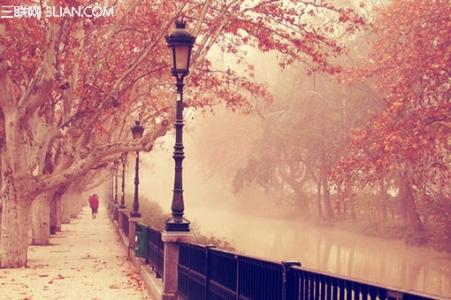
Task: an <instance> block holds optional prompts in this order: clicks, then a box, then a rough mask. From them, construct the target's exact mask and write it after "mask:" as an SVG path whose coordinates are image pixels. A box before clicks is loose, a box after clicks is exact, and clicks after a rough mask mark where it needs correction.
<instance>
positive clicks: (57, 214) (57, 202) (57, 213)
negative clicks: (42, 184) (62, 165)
mask: <svg viewBox="0 0 451 300" xmlns="http://www.w3.org/2000/svg"><path fill="white" fill-rule="evenodd" d="M66 189H67V186H66V185H62V186H59V187H58V188H57V189H56V191H55V193H54V194H53V197H52V201H51V206H50V224H51V225H50V226H51V227H50V228H51V231H53V232H57V231H61V217H62V216H61V215H62V211H61V210H62V208H61V198H62V197H63V195H64V193H65V192H66Z"/></svg>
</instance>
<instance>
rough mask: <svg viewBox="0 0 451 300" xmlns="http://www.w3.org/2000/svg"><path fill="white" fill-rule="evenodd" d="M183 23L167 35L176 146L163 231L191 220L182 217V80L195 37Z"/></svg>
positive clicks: (182, 228)
mask: <svg viewBox="0 0 451 300" xmlns="http://www.w3.org/2000/svg"><path fill="white" fill-rule="evenodd" d="M185 27H186V23H185V22H183V21H177V22H176V23H175V31H174V32H172V33H171V34H170V35H169V36H167V37H166V42H167V44H168V47H169V48H170V49H171V55H172V70H171V72H172V75H173V76H174V77H175V79H176V87H177V104H176V116H175V123H174V125H175V146H174V155H173V158H174V161H175V175H174V190H173V196H172V205H171V210H172V218H170V219H169V220H167V221H166V231H189V224H190V222H189V221H188V220H187V219H185V218H184V217H183V212H184V209H185V206H184V203H183V181H182V171H183V168H182V161H183V159H184V158H185V156H184V152H183V86H184V84H183V79H184V78H185V76H187V75H188V73H189V64H190V57H191V49H192V47H193V44H194V41H195V40H196V38H195V37H194V36H192V35H191V34H190V33H189V32H188V31H187V30H186V29H185Z"/></svg>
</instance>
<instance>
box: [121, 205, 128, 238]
mask: <svg viewBox="0 0 451 300" xmlns="http://www.w3.org/2000/svg"><path fill="white" fill-rule="evenodd" d="M119 218H122V232H123V233H124V234H125V236H126V237H128V225H129V224H128V222H129V220H128V214H127V212H126V211H122V212H121V215H120V216H119Z"/></svg>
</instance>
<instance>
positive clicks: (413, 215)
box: [400, 176, 424, 232]
mask: <svg viewBox="0 0 451 300" xmlns="http://www.w3.org/2000/svg"><path fill="white" fill-rule="evenodd" d="M400 200H401V207H402V211H403V212H404V219H405V221H406V223H407V225H408V226H410V227H411V228H412V229H414V231H415V232H421V231H424V225H423V222H421V219H420V216H419V214H418V211H417V205H416V204H415V197H414V195H413V192H412V187H411V185H410V182H409V180H408V178H406V176H401V186H400Z"/></svg>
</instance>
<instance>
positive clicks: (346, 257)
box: [190, 207, 451, 297]
mask: <svg viewBox="0 0 451 300" xmlns="http://www.w3.org/2000/svg"><path fill="white" fill-rule="evenodd" d="M190 212H191V215H192V218H193V220H195V221H196V222H197V223H199V224H202V228H205V230H204V231H205V233H207V234H208V233H210V234H216V235H219V236H223V237H226V238H229V239H232V240H233V242H234V244H235V245H236V246H237V247H238V250H242V251H244V252H245V253H246V254H249V255H255V256H260V257H268V258H272V259H277V260H297V261H301V262H302V265H303V266H305V267H307V268H310V269H315V270H321V271H324V272H328V273H333V274H340V275H343V276H348V277H352V278H357V279H360V280H365V281H369V282H375V283H380V284H384V285H388V286H393V287H397V288H402V289H408V290H415V291H420V292H426V293H431V294H435V295H441V297H450V295H451V256H450V255H449V254H446V253H440V252H436V251H433V250H431V249H426V248H420V247H414V246H410V245H406V244H405V243H403V242H401V241H396V240H385V239H380V238H374V237H365V236H361V235H358V234H355V233H352V232H347V231H343V230H339V229H334V228H329V227H318V226H313V225H309V224H305V223H302V222H298V221H287V220H274V219H271V218H263V217H254V216H249V215H244V214H240V213H237V212H231V211H226V210H221V211H218V210H215V209H208V208H206V207H192V208H191V209H190ZM231 220H233V222H231Z"/></svg>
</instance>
